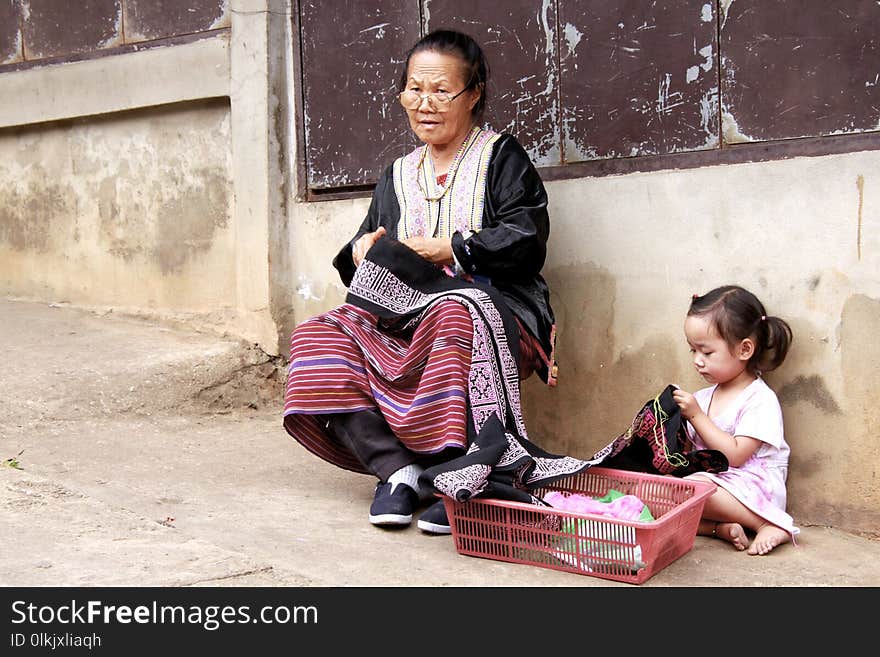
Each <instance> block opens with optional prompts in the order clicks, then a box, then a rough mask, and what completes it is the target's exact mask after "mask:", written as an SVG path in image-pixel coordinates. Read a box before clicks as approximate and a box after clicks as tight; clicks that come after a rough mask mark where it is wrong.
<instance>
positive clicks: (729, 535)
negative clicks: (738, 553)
mask: <svg viewBox="0 0 880 657" xmlns="http://www.w3.org/2000/svg"><path fill="white" fill-rule="evenodd" d="M714 534H715V536H717V537H718V538H720V539H723V540H725V541H727V542H728V543H730V544H731V545H733V547H735V548H736V549H737V550H745V549H746V546H748V544H749V540H748V538H747V537H746V530H745V529H743V528H742V525H741V524H739V523H738V522H719V523H718V524H716V525H715V532H714ZM753 545H754V543H753Z"/></svg>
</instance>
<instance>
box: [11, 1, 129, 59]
mask: <svg viewBox="0 0 880 657" xmlns="http://www.w3.org/2000/svg"><path fill="white" fill-rule="evenodd" d="M28 8H29V9H28V13H27V15H26V17H25V22H24V26H23V29H22V32H23V36H24V58H25V59H26V60H34V59H45V58H48V57H59V56H63V55H76V54H80V53H87V52H92V51H94V50H101V49H104V48H112V47H114V46H118V45H121V44H122V0H91V1H90V2H85V3H80V2H67V1H66V0H29V2H28Z"/></svg>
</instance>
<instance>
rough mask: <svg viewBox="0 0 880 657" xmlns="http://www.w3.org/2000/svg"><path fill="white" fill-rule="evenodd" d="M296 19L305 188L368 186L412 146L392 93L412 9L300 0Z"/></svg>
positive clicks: (404, 2) (411, 39)
mask: <svg viewBox="0 0 880 657" xmlns="http://www.w3.org/2000/svg"><path fill="white" fill-rule="evenodd" d="M300 19H301V31H302V43H301V48H302V59H303V67H302V68H303V95H304V99H303V122H304V124H305V138H306V146H305V150H306V162H307V166H308V184H309V187H310V188H312V189H321V188H330V187H341V186H347V185H364V184H373V183H375V182H376V180H378V177H379V174H380V173H381V172H382V170H383V169H384V168H385V167H386V166H387V165H389V164H390V163H391V162H392V160H393V159H394V158H396V157H398V156H400V155H402V154H403V153H405V152H407V151H408V150H410V149H411V148H412V147H413V146H414V145H415V143H416V142H415V140H414V138H413V136H412V133H411V132H410V129H409V123H408V121H407V118H406V112H405V111H404V109H403V108H402V107H401V106H400V104H399V103H398V102H397V87H398V80H399V79H400V75H401V72H402V70H401V67H402V65H403V60H404V58H405V55H406V51H407V50H409V48H410V47H411V46H412V45H413V44H414V43H415V42H416V41H417V40H418V38H419V20H420V19H419V6H418V2H416V1H415V0H362V1H360V2H358V3H357V5H356V10H355V6H354V5H352V3H351V2H349V1H347V0H302V2H301V3H300Z"/></svg>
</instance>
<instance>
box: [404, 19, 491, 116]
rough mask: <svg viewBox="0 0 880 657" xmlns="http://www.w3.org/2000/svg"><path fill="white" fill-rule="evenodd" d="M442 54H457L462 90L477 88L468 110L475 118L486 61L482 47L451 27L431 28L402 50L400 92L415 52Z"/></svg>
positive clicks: (480, 102)
mask: <svg viewBox="0 0 880 657" xmlns="http://www.w3.org/2000/svg"><path fill="white" fill-rule="evenodd" d="M426 50H427V51H430V52H438V53H444V54H447V55H453V56H455V57H458V58H459V59H460V60H461V62H462V66H463V68H464V71H463V72H464V79H465V84H466V86H465V89H478V90H479V91H480V98H479V99H478V100H477V103H476V105H474V107H473V109H472V110H471V116H473V117H479V116H480V115H481V114H482V113H483V110H484V109H485V107H486V82H487V81H488V79H489V63H488V62H487V61H486V57H485V55H483V49H482V48H480V46H479V45H478V44H477V42H476V41H474V40H473V39H472V38H471V37H469V36H468V35H467V34H464V33H463V32H457V31H455V30H434V31H433V32H429V33H428V34H426V35H425V36H423V37H422V38H421V39H419V41H418V42H417V43H416V45H414V46H413V47H412V48H410V50H409V52H408V53H406V59H405V60H404V62H403V73H402V74H401V76H400V91H403V90H404V89H406V82H407V76H408V73H409V60H410V59H411V58H412V56H413V55H415V54H416V53H417V52H423V51H426Z"/></svg>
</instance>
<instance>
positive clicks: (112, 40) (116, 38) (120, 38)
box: [98, 2, 125, 48]
mask: <svg viewBox="0 0 880 657" xmlns="http://www.w3.org/2000/svg"><path fill="white" fill-rule="evenodd" d="M122 6H123V3H122V2H120V3H119V4H118V5H117V8H116V21H115V22H114V25H113V34H112V35H111V36H109V37H107V38H106V39H104V40H103V41H101V42H99V43H98V48H113V47H115V46H119V45H122V44H123V43H124V41H125V39H124V35H123V33H122V25H123V20H122Z"/></svg>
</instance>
